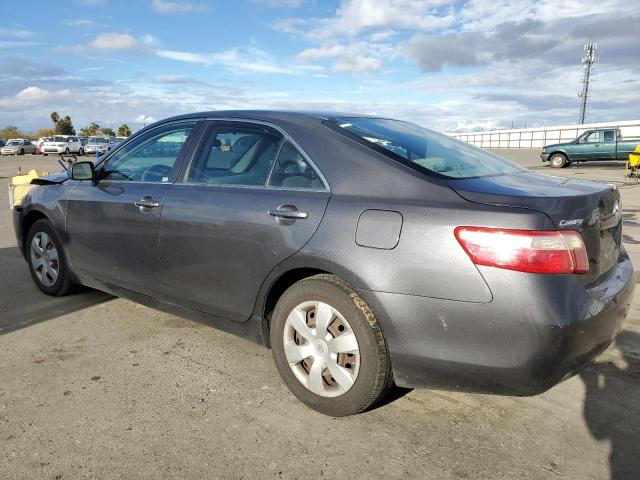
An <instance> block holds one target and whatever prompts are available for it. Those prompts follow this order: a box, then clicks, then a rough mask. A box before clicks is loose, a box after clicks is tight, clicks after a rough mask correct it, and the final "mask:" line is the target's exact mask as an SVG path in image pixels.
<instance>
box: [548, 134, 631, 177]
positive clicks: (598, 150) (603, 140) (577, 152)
mask: <svg viewBox="0 0 640 480" xmlns="http://www.w3.org/2000/svg"><path fill="white" fill-rule="evenodd" d="M638 144H640V137H637V138H636V137H632V138H623V137H622V135H621V133H620V129H615V128H607V129H601V130H587V131H586V132H584V133H583V134H582V135H580V136H579V137H578V138H576V139H575V140H572V141H571V142H566V143H555V144H553V145H547V146H545V147H544V148H543V149H542V152H541V153H540V158H541V159H542V161H543V162H549V163H550V164H551V166H552V167H554V168H562V167H565V166H567V165H569V164H570V163H571V162H588V161H589V160H620V161H625V162H626V161H627V160H628V159H629V154H630V153H631V152H633V151H634V150H635V148H636V146H637V145H638Z"/></svg>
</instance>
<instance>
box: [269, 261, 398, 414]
mask: <svg viewBox="0 0 640 480" xmlns="http://www.w3.org/2000/svg"><path fill="white" fill-rule="evenodd" d="M316 311H318V312H320V311H321V312H323V313H320V314H318V315H317V316H316ZM321 316H322V318H323V319H324V321H323V323H324V324H326V325H328V328H326V329H324V328H323V329H322V331H323V332H324V335H322V334H319V333H318V329H319V328H322V327H321V326H316V325H318V323H316V318H317V319H318V320H319V321H320V318H321ZM293 325H296V326H297V328H294V327H293ZM300 332H304V335H303V334H301V333H300ZM305 335H306V336H307V337H308V338H307V337H305ZM354 336H355V343H354V341H353V340H354ZM270 337H271V347H272V349H273V358H274V360H275V363H276V367H277V368H278V371H279V373H280V375H281V377H282V379H283V380H284V382H285V383H286V385H287V387H289V389H290V390H291V392H292V393H293V394H294V395H295V396H296V397H298V399H299V400H301V401H302V402H303V403H305V404H306V405H307V406H309V407H311V408H313V409H314V410H317V411H318V412H321V413H324V414H325V415H331V416H334V417H342V416H346V415H353V414H356V413H360V412H362V411H364V410H366V409H367V408H369V407H370V406H372V405H373V404H375V403H376V402H377V401H379V400H380V399H381V398H382V397H384V395H385V394H386V393H387V392H388V391H389V388H390V387H391V386H392V385H393V377H392V374H391V362H390V359H389V352H388V349H387V343H386V341H385V338H384V335H383V334H382V330H381V329H380V326H379V325H378V322H377V320H376V318H375V316H374V315H373V312H372V311H371V309H370V308H369V307H368V306H367V304H366V303H365V302H364V300H363V299H362V298H361V297H360V296H359V295H358V294H357V293H356V292H355V290H354V289H353V288H352V287H351V286H350V285H348V284H347V283H346V282H344V281H343V280H340V279H339V278H338V277H336V276H334V275H328V274H322V275H315V276H313V277H309V278H305V279H303V280H301V281H299V282H297V283H295V284H294V285H292V286H291V287H289V289H288V290H287V291H286V292H284V294H283V295H282V296H281V297H280V299H279V300H278V303H277V305H276V308H275V309H274V311H273V316H272V320H271V331H270ZM338 338H342V339H343V340H341V341H340V343H338V342H335V341H334V340H336V339H338ZM346 340H348V342H347V341H346ZM285 343H286V345H287V346H288V347H287V351H288V352H289V356H288V355H287V354H286V353H285ZM340 346H342V348H340ZM354 347H355V348H354ZM334 348H335V350H334ZM332 350H333V352H334V353H333V354H332V353H331V351H332ZM337 352H341V353H338V354H337V355H335V353H337ZM307 353H308V354H309V355H308V356H307V357H306V358H303V359H302V360H298V359H299V358H300V357H302V356H304V355H306V354H307ZM334 356H335V357H334ZM289 360H293V363H290V362H289ZM316 362H318V363H317V365H319V368H318V369H314V368H313V365H316ZM330 370H331V371H330ZM312 377H313V378H312ZM334 377H337V378H338V379H339V380H336V378H334ZM303 382H304V383H303ZM307 385H310V386H309V387H307Z"/></svg>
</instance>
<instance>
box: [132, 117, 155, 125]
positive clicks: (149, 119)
mask: <svg viewBox="0 0 640 480" xmlns="http://www.w3.org/2000/svg"><path fill="white" fill-rule="evenodd" d="M135 121H136V122H137V123H143V124H147V123H153V122H155V119H154V118H153V117H150V116H148V115H138V116H137V117H136V118H135Z"/></svg>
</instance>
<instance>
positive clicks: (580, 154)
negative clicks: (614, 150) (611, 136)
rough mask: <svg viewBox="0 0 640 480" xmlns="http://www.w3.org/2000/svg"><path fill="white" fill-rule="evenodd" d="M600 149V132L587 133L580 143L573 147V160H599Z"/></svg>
mask: <svg viewBox="0 0 640 480" xmlns="http://www.w3.org/2000/svg"><path fill="white" fill-rule="evenodd" d="M599 147H600V132H598V131H589V132H585V133H584V134H583V135H582V136H581V137H580V138H579V139H578V141H577V142H576V143H575V144H574V145H572V146H571V151H572V155H571V157H572V160H592V159H593V158H598V157H597V156H598V155H599V153H598V152H599Z"/></svg>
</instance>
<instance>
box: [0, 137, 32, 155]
mask: <svg viewBox="0 0 640 480" xmlns="http://www.w3.org/2000/svg"><path fill="white" fill-rule="evenodd" d="M35 149H36V146H35V145H34V144H33V143H31V142H30V141H29V140H26V139H24V138H11V139H9V140H7V143H6V145H5V146H3V147H2V148H0V155H24V154H25V153H33V152H34V151H35Z"/></svg>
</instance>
